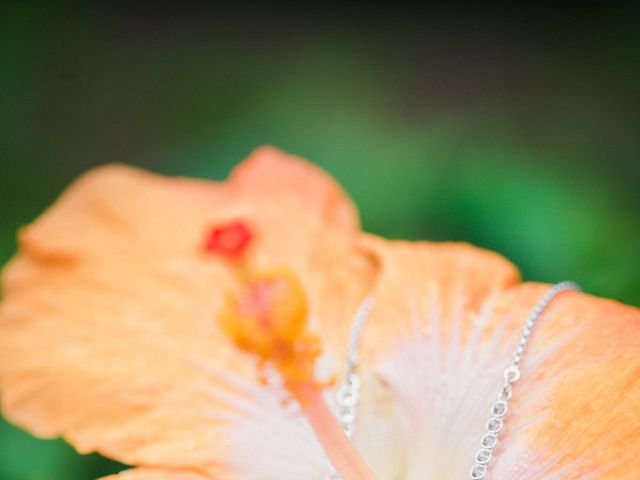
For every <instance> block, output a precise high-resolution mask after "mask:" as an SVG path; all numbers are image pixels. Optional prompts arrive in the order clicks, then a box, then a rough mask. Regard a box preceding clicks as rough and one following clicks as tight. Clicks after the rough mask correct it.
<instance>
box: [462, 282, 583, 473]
mask: <svg viewBox="0 0 640 480" xmlns="http://www.w3.org/2000/svg"><path fill="white" fill-rule="evenodd" d="M568 291H574V292H579V291H580V287H579V286H578V285H576V284H575V283H573V282H561V283H558V284H556V285H554V286H553V287H551V288H550V289H549V290H548V291H547V293H545V294H544V296H543V297H542V299H541V300H540V301H539V302H538V304H537V305H536V306H535V307H534V308H533V310H532V311H531V313H530V314H529V317H528V318H527V321H526V322H525V324H524V328H523V329H522V333H521V334H520V341H519V342H518V346H517V348H516V351H515V353H514V355H513V359H512V360H511V364H510V365H509V366H508V367H507V368H506V369H505V370H504V373H503V375H504V385H503V386H502V390H501V391H500V394H499V395H498V398H497V399H496V401H495V402H493V405H491V410H490V413H491V417H490V418H489V420H488V421H487V423H486V425H485V433H484V435H483V437H482V439H481V440H480V445H481V448H480V450H478V452H477V453H476V457H475V465H474V466H473V468H472V469H471V472H470V474H469V476H470V478H471V479H473V480H478V479H481V478H484V477H485V476H486V475H487V472H488V471H489V462H490V461H491V459H492V458H494V457H495V455H494V449H495V447H496V445H497V443H498V437H499V435H500V432H501V431H502V429H503V427H504V417H505V415H506V414H507V410H508V407H509V401H510V400H511V398H512V397H513V384H514V383H516V382H517V381H518V380H520V376H521V374H520V362H521V361H522V357H523V355H524V353H525V351H526V349H527V346H528V345H529V339H530V337H531V333H532V332H533V328H534V327H535V325H536V323H537V322H538V319H539V318H540V315H541V314H542V312H543V311H544V310H545V308H547V306H549V304H550V303H551V301H552V300H553V299H554V298H556V297H557V296H558V295H560V294H561V293H563V292H568Z"/></svg>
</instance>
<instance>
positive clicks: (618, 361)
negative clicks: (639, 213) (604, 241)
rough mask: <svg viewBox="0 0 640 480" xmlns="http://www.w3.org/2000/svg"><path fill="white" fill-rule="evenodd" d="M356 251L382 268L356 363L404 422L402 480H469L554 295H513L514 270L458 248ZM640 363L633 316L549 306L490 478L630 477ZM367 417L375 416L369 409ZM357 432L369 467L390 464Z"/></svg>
mask: <svg viewBox="0 0 640 480" xmlns="http://www.w3.org/2000/svg"><path fill="white" fill-rule="evenodd" d="M362 248H364V249H365V250H366V251H367V252H368V253H369V254H370V255H372V256H373V257H374V258H376V259H377V261H378V262H379V276H378V280H377V284H376V288H375V291H374V295H375V298H376V306H375V309H374V311H373V313H372V316H371V318H370V320H369V323H368V325H367V330H366V331H365V333H364V338H363V359H364V361H365V362H366V364H367V366H368V370H369V371H372V372H374V373H375V375H376V377H377V378H378V381H380V382H382V384H383V385H385V386H386V387H387V389H388V392H389V393H388V394H387V396H389V395H391V396H392V397H393V398H394V402H393V404H394V405H395V407H394V408H395V409H398V410H400V411H401V415H400V416H399V419H396V420H395V423H396V425H401V426H402V429H403V431H402V433H400V434H396V437H395V438H394V439H393V441H392V442H393V443H394V444H396V445H398V444H399V445H402V448H400V451H401V455H404V456H405V458H403V460H402V462H401V463H402V465H404V468H405V470H404V471H399V473H397V474H398V475H401V478H406V479H414V478H454V477H467V476H468V475H469V471H470V470H471V467H472V465H473V459H474V456H475V452H476V451H477V450H478V449H479V448H480V438H481V437H482V435H483V433H484V424H485V422H486V421H487V420H488V418H489V410H490V406H491V404H492V402H493V401H494V400H495V399H496V397H497V395H498V394H499V392H500V389H501V386H502V381H503V380H502V379H503V376H502V372H503V370H504V369H505V368H506V367H507V366H508V365H509V364H510V361H511V357H512V356H513V353H514V351H515V348H516V346H517V342H518V336H519V334H520V332H521V330H522V328H523V326H524V323H525V321H526V319H527V317H528V315H529V314H530V312H531V310H532V309H533V308H534V306H535V305H536V304H537V303H538V302H539V301H540V300H541V298H542V296H543V295H544V293H545V292H546V291H547V290H548V289H549V288H550V285H543V284H534V283H524V284H521V283H519V282H518V274H517V271H516V269H515V268H514V267H513V266H512V265H511V264H510V263H509V262H507V261H506V260H504V259H503V258H501V257H499V256H498V255H496V254H494V253H491V252H487V251H484V250H481V249H477V248H473V247H471V246H468V245H464V244H446V243H445V244H431V243H407V242H388V241H385V240H382V239H378V238H375V237H371V236H369V237H367V238H365V239H364V240H363V241H362ZM638 352H640V311H639V310H638V309H636V308H633V307H628V306H624V305H622V304H619V303H617V302H614V301H611V300H604V299H598V298H595V297H592V296H589V295H585V294H581V293H574V292H570V293H563V294H561V295H560V296H558V297H557V298H556V299H555V300H553V302H552V303H551V305H550V306H549V308H548V309H547V310H546V311H545V313H544V315H543V316H542V317H541V319H540V321H539V323H538V325H537V327H536V329H535V331H534V333H533V336H532V338H531V343H530V345H529V349H528V350H527V352H526V354H525V358H524V361H523V364H522V369H523V378H522V380H521V381H520V382H518V383H517V384H516V388H515V394H514V399H513V401H512V404H511V405H510V411H509V415H508V417H507V419H506V430H505V432H504V434H503V437H502V443H501V445H500V448H499V450H498V451H497V454H498V457H497V458H498V460H497V463H496V464H495V467H494V468H495V470H494V472H493V477H492V478H496V479H497V480H510V479H513V478H518V479H519V480H542V479H545V480H555V479H558V480H560V479H566V478H584V479H589V478H598V479H612V480H613V479H616V480H619V479H625V480H627V479H629V480H630V479H632V478H637V477H638V475H639V474H640V461H639V460H638V458H640V457H639V456H638V453H640V423H638V421H637V412H638V410H639V409H640V355H639V354H638ZM381 398H382V397H381ZM377 401H378V403H379V402H380V400H377ZM362 409H363V410H364V411H365V412H366V411H367V409H368V410H371V409H372V407H371V406H368V405H367V399H366V398H365V399H363V406H362ZM387 410H389V411H390V410H392V408H391V407H388V408H387ZM378 411H379V408H378ZM369 420H371V419H368V420H367V419H363V420H362V423H363V424H364V423H366V422H367V421H369ZM359 428H360V430H364V432H365V435H367V438H362V437H360V438H358V437H357V441H358V442H360V444H361V446H362V448H363V449H365V450H366V451H367V452H366V454H365V456H367V458H372V459H375V458H377V457H379V456H382V455H384V454H385V442H389V441H390V440H389V431H388V430H386V434H385V436H384V437H382V436H381V437H380V439H379V441H378V442H377V443H376V441H375V440H376V439H375V436H372V435H371V434H368V433H367V432H368V430H370V429H368V428H367V425H362V426H361V427H359Z"/></svg>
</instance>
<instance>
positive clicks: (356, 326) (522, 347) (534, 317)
mask: <svg viewBox="0 0 640 480" xmlns="http://www.w3.org/2000/svg"><path fill="white" fill-rule="evenodd" d="M568 291H574V292H579V291H581V290H580V287H579V286H578V285H577V284H575V283H573V282H561V283H558V284H556V285H554V286H553V287H551V288H550V289H549V290H548V291H547V292H546V293H545V294H544V296H543V297H542V299H541V300H540V301H539V302H538V303H537V304H536V306H535V307H534V308H533V310H532V311H531V313H530V314H529V317H528V318H527V321H526V322H525V324H524V327H523V329H522V333H521V334H520V339H519V342H518V346H517V347H516V350H515V353H514V355H513V358H512V360H511V364H510V365H509V366H508V367H507V368H506V369H505V370H504V372H503V376H504V384H503V386H502V389H501V390H500V393H499V395H498V398H497V399H496V400H495V402H493V404H492V405H491V409H490V414H491V417H490V418H489V420H488V421H487V423H486V424H485V433H484V435H483V436H482V439H481V441H480V444H481V448H480V449H479V450H478V452H477V453H476V456H475V465H474V466H473V468H472V469H471V472H470V474H469V475H470V478H471V479H472V480H479V479H482V478H484V477H485V476H486V475H487V473H488V471H489V463H490V462H491V460H492V458H494V457H495V454H494V449H495V447H496V445H497V444H498V437H499V434H500V432H501V431H502V429H503V427H504V417H505V416H506V414H507V410H508V407H509V401H510V400H511V398H512V397H513V384H514V383H516V382H517V381H518V380H520V376H521V373H520V362H522V358H523V356H524V353H525V351H526V349H527V346H528V345H529V340H530V338H531V334H532V332H533V329H534V327H535V325H536V323H537V322H538V320H539V318H540V315H542V312H543V311H544V310H545V309H546V308H547V307H548V306H549V304H550V303H551V302H552V301H553V299H554V298H556V297H557V296H558V295H560V294H561V293H563V292H568ZM372 307H373V298H372V297H367V298H366V299H365V300H364V301H363V302H362V304H361V305H360V307H359V308H358V311H357V313H356V316H355V320H354V322H353V326H352V327H351V331H350V333H349V344H348V348H347V366H346V369H345V375H344V378H343V381H342V384H341V385H340V388H339V389H338V392H337V394H336V405H337V408H336V416H337V418H338V421H339V422H340V425H341V426H342V428H343V430H344V432H345V434H346V435H347V436H348V437H349V438H351V437H352V435H353V432H354V428H355V421H356V417H357V408H358V402H359V400H360V376H359V375H358V373H357V367H358V348H359V346H360V340H361V337H362V330H363V328H364V324H365V322H366V320H367V318H368V317H369V313H370V312H371V308H372ZM325 480H340V475H338V473H337V472H336V470H335V469H334V468H333V466H331V465H329V472H328V473H327V474H326V475H325Z"/></svg>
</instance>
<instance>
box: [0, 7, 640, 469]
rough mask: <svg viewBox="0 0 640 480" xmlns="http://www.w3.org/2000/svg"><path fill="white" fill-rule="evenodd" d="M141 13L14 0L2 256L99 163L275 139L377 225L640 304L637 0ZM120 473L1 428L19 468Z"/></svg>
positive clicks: (208, 158)
mask: <svg viewBox="0 0 640 480" xmlns="http://www.w3.org/2000/svg"><path fill="white" fill-rule="evenodd" d="M138 8H139V9H138V10H127V9H125V8H124V7H116V6H112V5H111V6H108V5H107V4H104V5H101V6H91V7H88V6H79V5H73V6H67V7H64V6H59V5H58V6H55V7H54V6H52V5H51V4H40V5H38V4H30V3H24V2H20V3H16V4H13V5H9V6H5V7H3V9H4V12H3V14H2V15H0V66H1V67H2V68H1V69H0V100H1V102H2V106H3V108H2V109H1V111H0V167H1V168H2V175H1V177H0V195H1V197H0V204H1V205H2V218H1V219H0V259H1V260H3V261H4V260H6V259H8V258H9V256H10V255H11V253H12V252H13V250H14V249H15V242H14V235H15V231H16V229H17V228H18V227H19V226H20V225H21V224H24V223H26V222H28V221H30V220H31V219H33V218H34V217H35V216H36V215H37V214H39V213H40V212H41V211H42V210H43V209H44V208H45V207H46V206H47V205H48V204H49V203H50V202H51V201H53V200H54V199H55V197H56V196H57V195H58V194H59V192H60V191H61V190H62V189H63V188H64V186H65V185H67V184H68V183H69V182H70V181H71V180H72V179H73V178H74V177H75V176H77V175H78V174H79V173H80V172H82V171H84V170H86V169H87V168H90V167H91V166H93V165H97V164H101V163H105V162H111V161H120V162H127V163H132V164H137V165H140V166H143V167H145V168H151V169H153V170H155V171H159V172H164V173H168V174H181V175H192V176H202V177H208V178H216V179H219V178H223V177H224V176H225V175H226V174H227V173H228V171H229V169H230V168H231V167H232V166H233V165H234V164H235V163H237V162H238V161H239V160H241V159H242V158H243V157H244V156H245V155H246V154H247V153H248V152H249V151H250V150H251V149H252V148H253V147H255V146H257V145H260V144H265V143H268V144H274V145H277V146H279V147H281V148H283V149H285V150H287V151H290V152H293V153H297V154H300V155H303V156H305V157H307V158H310V159H312V160H314V161H315V162H317V163H318V164H319V165H321V166H323V167H324V168H326V169H328V170H329V171H330V172H331V173H332V174H333V175H334V176H335V177H336V178H338V179H339V180H340V181H341V182H342V184H343V185H344V186H345V188H346V190H347V191H348V192H349V193H350V194H351V195H352V197H353V198H354V200H355V202H356V204H357V205H358V207H359V209H360V211H361V213H362V219H363V225H364V227H365V229H367V230H369V231H372V232H375V233H379V234H382V235H386V236H391V237H398V238H412V239H430V240H461V241H468V242H471V243H474V244H477V245H480V246H484V247H487V248H490V249H494V250H497V251H499V252H501V253H503V254H504V255H506V256H507V257H509V258H510V259H512V260H513V261H514V262H515V263H516V264H517V265H519V267H520V268H521V270H522V272H523V276H524V277H525V278H527V279H531V280H540V281H547V282H553V281H558V280H561V279H572V280H575V281H577V282H579V283H580V284H581V285H583V286H584V288H585V289H586V290H587V291H589V292H592V293H594V294H598V295H603V296H608V297H614V298H617V299H620V300H623V301H625V302H628V303H632V304H635V305H639V304H640V290H639V289H638V285H640V269H638V266H639V265H640V248H639V247H640V217H639V215H638V208H639V207H640V192H639V191H638V188H637V184H638V180H640V164H639V162H638V156H639V154H640V135H639V132H638V125H640V122H639V120H640V91H639V90H638V88H637V85H639V84H640V62H639V61H638V52H640V44H639V43H640V37H639V36H638V35H637V31H638V27H639V26H640V22H638V20H639V18H640V17H639V16H638V10H637V9H636V8H635V7H634V6H633V5H629V6H627V7H618V8H616V9H604V10H592V11H585V12H577V11H572V12H571V14H563V13H562V12H560V13H558V12H557V11H556V10H555V9H554V11H553V12H547V13H546V14H545V13H544V12H543V13H539V12H534V11H525V12H515V11H509V12H504V11H500V12H491V11H483V12H479V11H471V12H469V11H454V10H451V11H448V10H438V11H435V12H422V14H420V15H413V14H409V13H404V14H400V13H397V12H394V11H384V10H375V9H373V10H370V11H368V13H367V15H366V16H365V15H364V14H362V12H357V13H355V14H354V13H353V12H351V13H349V12H346V14H345V15H344V16H343V20H341V21H329V20H330V19H328V18H327V17H324V16H322V14H321V12H318V11H316V12H312V13H313V15H311V16H310V17H307V16H305V15H303V14H302V13H301V12H295V11H288V12H273V11H267V10H259V11H257V12H255V11H254V12H253V13H254V15H252V16H247V15H245V14H242V15H240V14H237V12H231V11H222V12H220V11H218V10H214V9H210V10H206V9H205V10H202V7H197V6H195V5H193V4H189V5H188V6H185V7H184V8H183V10H180V11H175V10H174V11H166V10H165V11H163V10H162V9H159V10H153V11H148V10H145V9H143V8H142V7H138ZM483 8H486V7H483ZM318 15H319V16H320V17H319V20H318ZM311 17H313V20H311V19H310V18H311ZM355 19H357V20H358V21H357V22H355V21H354V20H355ZM323 20H324V21H326V24H325V23H323ZM319 25H321V26H319ZM274 174H275V172H274ZM119 468H122V467H120V466H119V465H117V464H115V463H113V462H109V461H107V460H105V459H101V458H100V457H98V456H97V455H93V456H84V457H82V456H78V455H76V454H75V453H74V452H73V450H72V449H71V448H70V447H68V446H66V445H65V444H64V443H63V442H62V441H59V440H57V441H46V442H44V441H40V440H36V439H33V438H32V437H30V436H29V435H27V434H25V433H21V432H20V431H18V430H16V429H15V428H13V427H10V426H9V425H7V424H3V425H1V426H0V478H2V479H7V480H17V479H32V480H36V479H45V478H46V479H51V480H57V479H66V480H69V479H71V480H73V479H87V478H94V477H97V476H100V475H103V474H106V473H109V472H113V471H117V470H118V469H119Z"/></svg>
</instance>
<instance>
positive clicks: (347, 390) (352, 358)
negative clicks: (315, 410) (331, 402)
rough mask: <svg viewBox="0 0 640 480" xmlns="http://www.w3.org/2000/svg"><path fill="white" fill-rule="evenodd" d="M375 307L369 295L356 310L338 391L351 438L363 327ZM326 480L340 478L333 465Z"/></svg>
mask: <svg viewBox="0 0 640 480" xmlns="http://www.w3.org/2000/svg"><path fill="white" fill-rule="evenodd" d="M372 307H373V297H371V296H369V297H367V298H365V300H364V301H363V302H362V303H361V304H360V307H359V308H358V311H357V312H356V316H355V319H354V321H353V325H352V326H351V331H350V332H349V344H348V347H347V367H346V369H345V373H344V378H343V380H342V384H341V385H340V388H339V389H338V392H337V393H336V407H337V408H336V417H338V421H339V422H340V425H341V426H342V429H343V430H344V433H345V434H346V435H347V437H349V438H351V437H352V435H353V432H354V429H355V423H356V417H357V415H358V402H359V401H360V375H358V373H357V371H356V370H357V367H358V349H359V347H360V339H361V338H362V329H363V328H364V324H365V322H366V321H367V318H369V313H370V312H371V308H372ZM324 478H325V480H340V475H338V473H337V472H336V470H335V469H334V468H333V466H332V465H329V472H328V473H327V474H326V475H325V477H324Z"/></svg>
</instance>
